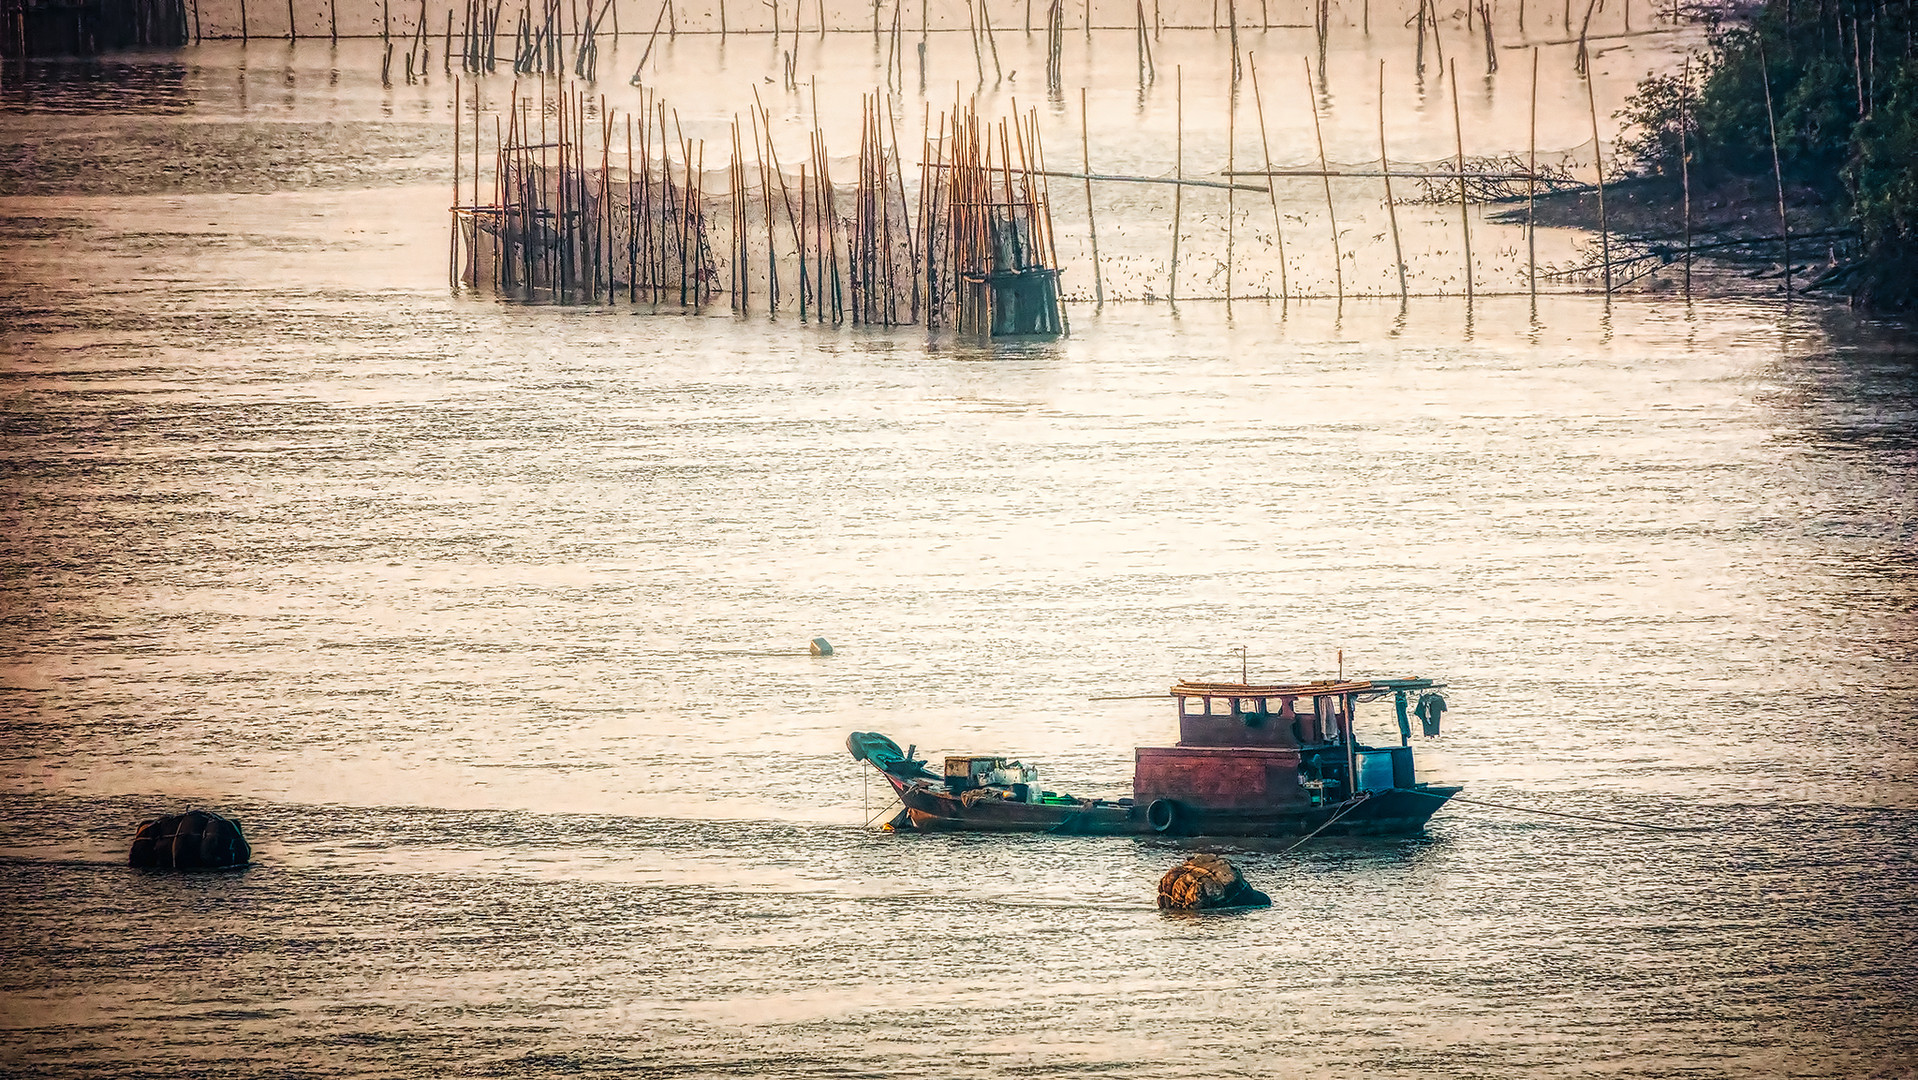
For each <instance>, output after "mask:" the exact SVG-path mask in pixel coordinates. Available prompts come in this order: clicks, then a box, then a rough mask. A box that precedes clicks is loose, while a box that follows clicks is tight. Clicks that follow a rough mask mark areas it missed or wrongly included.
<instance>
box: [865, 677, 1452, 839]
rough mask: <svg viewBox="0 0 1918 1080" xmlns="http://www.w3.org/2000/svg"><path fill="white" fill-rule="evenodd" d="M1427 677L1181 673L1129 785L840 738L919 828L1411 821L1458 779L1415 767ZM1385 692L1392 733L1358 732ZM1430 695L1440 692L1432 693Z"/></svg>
mask: <svg viewBox="0 0 1918 1080" xmlns="http://www.w3.org/2000/svg"><path fill="white" fill-rule="evenodd" d="M1441 686H1442V684H1440V683H1436V682H1433V681H1432V680H1430V679H1369V680H1356V681H1349V680H1335V681H1325V682H1310V683H1297V684H1289V685H1269V686H1264V685H1252V684H1248V683H1211V682H1180V683H1178V684H1176V685H1174V686H1173V687H1172V690H1171V693H1170V696H1171V697H1172V699H1173V700H1174V701H1175V702H1177V706H1178V714H1179V741H1178V744H1177V745H1175V746H1156V747H1155V746H1141V747H1138V748H1136V749H1135V750H1134V759H1135V761H1134V765H1135V767H1134V771H1133V781H1132V789H1133V790H1132V795H1131V796H1130V797H1121V798H1074V797H1072V796H1070V795H1061V794H1058V793H1057V792H1052V791H1047V790H1045V789H1044V787H1043V785H1042V784H1041V783H1040V780H1039V771H1038V769H1036V768H1034V767H1033V766H1029V765H1024V764H1021V763H1020V762H1017V761H1012V760H1008V759H1007V758H1005V757H1000V756H980V755H953V756H949V757H947V758H946V759H945V768H944V771H943V772H938V773H935V772H933V771H932V770H931V769H930V768H928V767H927V763H926V762H925V761H922V760H919V759H917V758H916V757H915V756H914V751H915V750H916V749H917V748H916V747H913V748H909V749H907V750H905V751H901V750H900V749H899V744H898V743H896V742H894V741H893V740H891V739H890V738H888V737H886V736H884V735H881V734H879V733H877V732H854V733H853V734H852V735H851V736H850V737H848V739H847V740H846V746H847V750H848V751H850V752H851V754H852V756H853V759H854V760H855V761H863V762H866V763H867V764H869V765H871V766H872V767H873V768H874V769H875V770H877V771H878V772H879V774H880V775H881V776H882V777H884V778H885V780H886V782H887V783H888V784H889V785H891V787H892V789H893V791H894V793H895V794H897V795H898V797H899V801H900V803H901V804H902V805H903V806H904V810H903V811H902V812H901V813H900V814H899V816H898V817H897V818H895V819H894V821H893V827H895V828H908V827H910V828H913V829H918V830H922V831H927V832H1049V833H1060V834H1066V835H1083V836H1113V835H1126V834H1153V833H1158V834H1164V835H1171V836H1250V837H1258V836H1298V835H1306V834H1318V833H1323V834H1326V835H1367V836H1402V835H1416V834H1417V833H1419V832H1421V831H1423V830H1424V828H1425V824H1426V822H1427V821H1428V820H1430V819H1431V817H1432V815H1433V814H1434V813H1436V812H1438V810H1439V808H1440V807H1442V806H1444V805H1445V803H1446V801H1447V800H1449V799H1450V798H1451V797H1452V796H1453V795H1456V794H1457V793H1458V792H1459V791H1461V790H1463V789H1462V788H1460V787H1457V786H1454V785H1441V784H1428V783H1423V782H1421V781H1419V780H1418V778H1417V775H1416V770H1415V768H1414V764H1413V755H1412V746H1411V728H1410V725H1409V724H1408V723H1407V721H1406V706H1407V703H1408V699H1409V698H1410V697H1411V695H1415V694H1416V695H1419V704H1420V709H1419V716H1420V718H1421V719H1424V718H1425V717H1427V716H1428V715H1436V714H1437V712H1438V711H1441V710H1443V708H1444V704H1443V698H1441V697H1438V694H1437V691H1438V689H1439V688H1440V687H1441ZM1383 698H1392V699H1393V700H1394V705H1395V707H1396V714H1397V717H1398V720H1399V735H1400V738H1399V744H1398V745H1396V746H1369V745H1365V744H1362V743H1361V742H1360V741H1359V740H1358V738H1357V736H1356V734H1355V732H1354V730H1353V718H1354V715H1355V713H1356V710H1357V707H1358V705H1359V703H1360V702H1363V701H1375V700H1380V699H1383ZM1434 698H1436V699H1437V700H1436V702H1435V701H1434V700H1433V699H1434Z"/></svg>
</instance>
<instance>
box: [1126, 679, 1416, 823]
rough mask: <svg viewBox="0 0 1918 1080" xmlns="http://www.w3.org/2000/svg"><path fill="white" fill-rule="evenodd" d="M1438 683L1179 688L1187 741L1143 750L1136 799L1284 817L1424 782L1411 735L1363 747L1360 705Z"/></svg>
mask: <svg viewBox="0 0 1918 1080" xmlns="http://www.w3.org/2000/svg"><path fill="white" fill-rule="evenodd" d="M1438 685H1439V684H1438V683H1435V682H1433V681H1432V680H1430V679H1374V680H1357V681H1346V680H1327V681H1323V682H1310V683H1297V684H1290V685H1252V684H1246V683H1210V682H1180V683H1178V684H1177V685H1175V686H1173V687H1172V698H1173V700H1174V701H1175V702H1177V703H1178V711H1179V743H1178V745H1177V746H1170V747H1146V746H1142V747H1139V748H1138V750H1137V751H1136V757H1137V765H1136V771H1135V772H1134V774H1133V797H1134V798H1135V799H1136V800H1138V801H1139V802H1141V803H1146V802H1150V801H1153V800H1158V799H1169V800H1174V801H1177V802H1181V803H1186V804H1191V805H1194V806H1200V807H1207V808H1212V809H1221V810H1245V811H1256V810H1280V809H1286V808H1290V807H1296V806H1300V805H1305V806H1316V805H1320V804H1323V803H1326V802H1342V801H1344V800H1346V799H1350V798H1352V797H1353V796H1355V795H1358V794H1360V793H1365V792H1373V791H1384V790H1388V789H1391V788H1394V787H1405V788H1409V787H1411V786H1412V785H1413V784H1414V783H1415V775H1414V771H1413V766H1412V749H1411V746H1410V738H1409V735H1408V734H1407V732H1408V729H1407V728H1406V727H1405V725H1404V723H1403V722H1402V721H1401V724H1400V732H1401V738H1400V743H1399V745H1398V746H1387V747H1373V746H1367V745H1363V744H1362V743H1360V741H1359V739H1358V737H1357V735H1356V734H1355V733H1354V729H1353V720H1354V717H1355V715H1356V711H1357V707H1358V704H1359V702H1361V701H1369V700H1377V699H1381V698H1385V697H1394V698H1395V699H1396V701H1395V703H1396V705H1397V709H1398V715H1399V716H1400V717H1401V718H1403V717H1404V715H1405V699H1406V695H1407V694H1409V693H1412V692H1415V691H1419V690H1426V689H1431V688H1433V687H1436V686H1438Z"/></svg>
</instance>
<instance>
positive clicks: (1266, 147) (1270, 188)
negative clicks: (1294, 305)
mask: <svg viewBox="0 0 1918 1080" xmlns="http://www.w3.org/2000/svg"><path fill="white" fill-rule="evenodd" d="M1245 62H1246V66H1247V67H1248V68H1250V69H1251V71H1252V104H1253V105H1254V106H1255V107H1256V108H1257V109H1258V113H1259V149H1260V150H1263V151H1264V152H1265V174H1266V175H1265V194H1266V198H1268V199H1270V200H1271V202H1272V238H1273V240H1274V242H1276V243H1277V244H1278V248H1279V304H1280V306H1281V308H1283V307H1284V304H1285V301H1286V299H1287V296H1288V294H1289V293H1290V291H1291V290H1290V288H1289V287H1288V283H1287V281H1286V278H1285V226H1284V224H1283V223H1281V222H1280V220H1279V185H1278V182H1277V181H1276V180H1275V179H1273V177H1272V143H1271V142H1270V140H1268V139H1267V138H1266V135H1265V99H1264V98H1263V97H1262V96H1261V95H1260V94H1259V62H1258V61H1257V60H1255V59H1253V58H1252V57H1251V56H1250V55H1249V54H1248V55H1247V56H1246V58H1245ZM1381 63H1383V61H1381Z"/></svg>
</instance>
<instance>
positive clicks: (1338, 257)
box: [1301, 56, 1345, 303]
mask: <svg viewBox="0 0 1918 1080" xmlns="http://www.w3.org/2000/svg"><path fill="white" fill-rule="evenodd" d="M1301 59H1303V60H1304V61H1305V97H1306V102H1307V104H1309V105H1311V107H1312V135H1313V137H1314V138H1316V139H1317V140H1318V143H1319V171H1320V172H1321V173H1322V174H1323V175H1322V176H1321V177H1320V179H1321V180H1323V181H1324V182H1325V216H1326V218H1327V220H1329V221H1330V222H1331V223H1332V281H1333V287H1334V288H1335V289H1337V295H1338V299H1339V302H1340V303H1344V302H1345V256H1344V254H1343V253H1342V252H1340V251H1339V219H1338V214H1337V212H1336V211H1334V210H1333V209H1332V174H1331V173H1330V172H1329V171H1327V170H1326V166H1325V133H1324V131H1323V130H1322V129H1321V128H1320V127H1319V99H1318V97H1317V95H1315V94H1314V93H1313V91H1312V58H1311V57H1309V56H1308V57H1302V58H1301Z"/></svg>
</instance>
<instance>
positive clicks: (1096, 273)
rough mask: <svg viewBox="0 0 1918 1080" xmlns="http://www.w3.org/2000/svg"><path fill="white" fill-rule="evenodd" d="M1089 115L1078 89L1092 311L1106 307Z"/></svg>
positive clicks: (1084, 98) (1084, 100)
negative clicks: (1090, 260)
mask: <svg viewBox="0 0 1918 1080" xmlns="http://www.w3.org/2000/svg"><path fill="white" fill-rule="evenodd" d="M1090 115H1091V114H1090V113H1088V112H1087V111H1086V88H1085V87H1083V86H1082V87H1080V88H1079V153H1080V156H1081V158H1082V159H1083V160H1084V163H1085V171H1086V231H1087V232H1088V233H1089V234H1090V235H1091V236H1092V302H1093V307H1094V310H1102V309H1104V307H1105V305H1106V287H1105V280H1104V275H1103V274H1101V273H1100V270H1099V223H1098V222H1097V221H1096V220H1094V218H1093V213H1092V142H1091V136H1090V134H1088V130H1089V128H1090V125H1091V121H1090V120H1089V119H1088V117H1089V116H1090Z"/></svg>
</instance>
